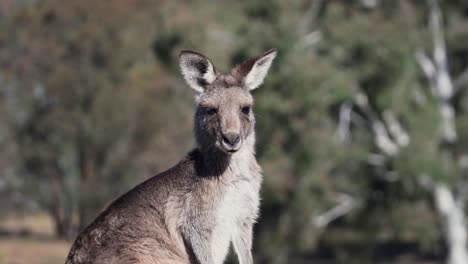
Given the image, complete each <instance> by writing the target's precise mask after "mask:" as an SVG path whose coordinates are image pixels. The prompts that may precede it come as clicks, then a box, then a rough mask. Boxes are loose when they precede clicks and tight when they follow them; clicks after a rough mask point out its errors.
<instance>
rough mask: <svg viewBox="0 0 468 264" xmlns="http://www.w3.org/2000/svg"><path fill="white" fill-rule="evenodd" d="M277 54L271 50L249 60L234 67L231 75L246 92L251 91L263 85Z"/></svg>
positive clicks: (274, 50)
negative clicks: (242, 85) (239, 81)
mask: <svg viewBox="0 0 468 264" xmlns="http://www.w3.org/2000/svg"><path fill="white" fill-rule="evenodd" d="M277 53H278V51H277V50H276V49H271V50H269V51H267V52H265V53H263V54H262V55H260V56H258V57H255V58H252V59H249V60H247V61H245V62H243V63H242V64H240V65H238V66H236V67H235V68H234V69H233V70H232V75H233V76H235V77H236V78H237V79H239V80H241V81H242V82H243V84H244V86H245V87H246V88H247V89H248V90H253V89H255V88H257V87H259V86H260V85H261V84H262V83H263V80H264V79H265V77H266V75H267V73H268V70H269V69H270V66H271V63H272V62H273V60H274V59H275V58H276V54H277Z"/></svg>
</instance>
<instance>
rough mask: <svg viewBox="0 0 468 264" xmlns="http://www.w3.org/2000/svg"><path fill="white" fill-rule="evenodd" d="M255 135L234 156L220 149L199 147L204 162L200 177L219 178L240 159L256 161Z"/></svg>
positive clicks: (200, 169)
mask: <svg viewBox="0 0 468 264" xmlns="http://www.w3.org/2000/svg"><path fill="white" fill-rule="evenodd" d="M254 144H255V135H253V134H252V135H250V136H248V137H247V138H246V140H245V142H244V143H243V146H242V147H241V148H240V149H239V150H238V151H237V152H236V153H233V154H227V153H225V152H224V151H222V150H220V149H218V148H203V147H199V150H200V153H201V158H202V162H201V164H200V166H199V167H198V169H197V170H198V172H199V175H202V176H206V177H219V176H221V175H223V173H224V172H225V171H226V170H227V169H228V168H229V166H230V165H231V164H232V163H233V162H235V161H236V160H239V159H244V161H246V160H249V159H252V158H253V159H254V158H255V156H254Z"/></svg>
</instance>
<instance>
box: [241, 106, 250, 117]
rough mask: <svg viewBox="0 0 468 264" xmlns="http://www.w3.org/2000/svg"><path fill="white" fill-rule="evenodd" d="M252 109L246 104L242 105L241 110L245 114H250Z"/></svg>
mask: <svg viewBox="0 0 468 264" xmlns="http://www.w3.org/2000/svg"><path fill="white" fill-rule="evenodd" d="M250 109H251V107H250V106H244V107H242V109H241V111H242V113H243V114H244V115H248V114H250Z"/></svg>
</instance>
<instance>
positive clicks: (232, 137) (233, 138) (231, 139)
mask: <svg viewBox="0 0 468 264" xmlns="http://www.w3.org/2000/svg"><path fill="white" fill-rule="evenodd" d="M223 140H224V142H226V143H228V144H229V145H230V146H234V145H236V144H237V143H239V141H240V136H239V134H236V133H226V134H224V135H223Z"/></svg>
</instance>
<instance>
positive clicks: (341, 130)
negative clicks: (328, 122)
mask: <svg viewBox="0 0 468 264" xmlns="http://www.w3.org/2000/svg"><path fill="white" fill-rule="evenodd" d="M352 111H353V105H352V104H351V103H349V102H346V103H344V104H342V105H341V107H340V117H339V123H338V129H337V131H336V135H337V136H338V139H339V140H340V141H341V142H347V141H348V139H349V134H350V131H349V130H350V124H351V114H352Z"/></svg>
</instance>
